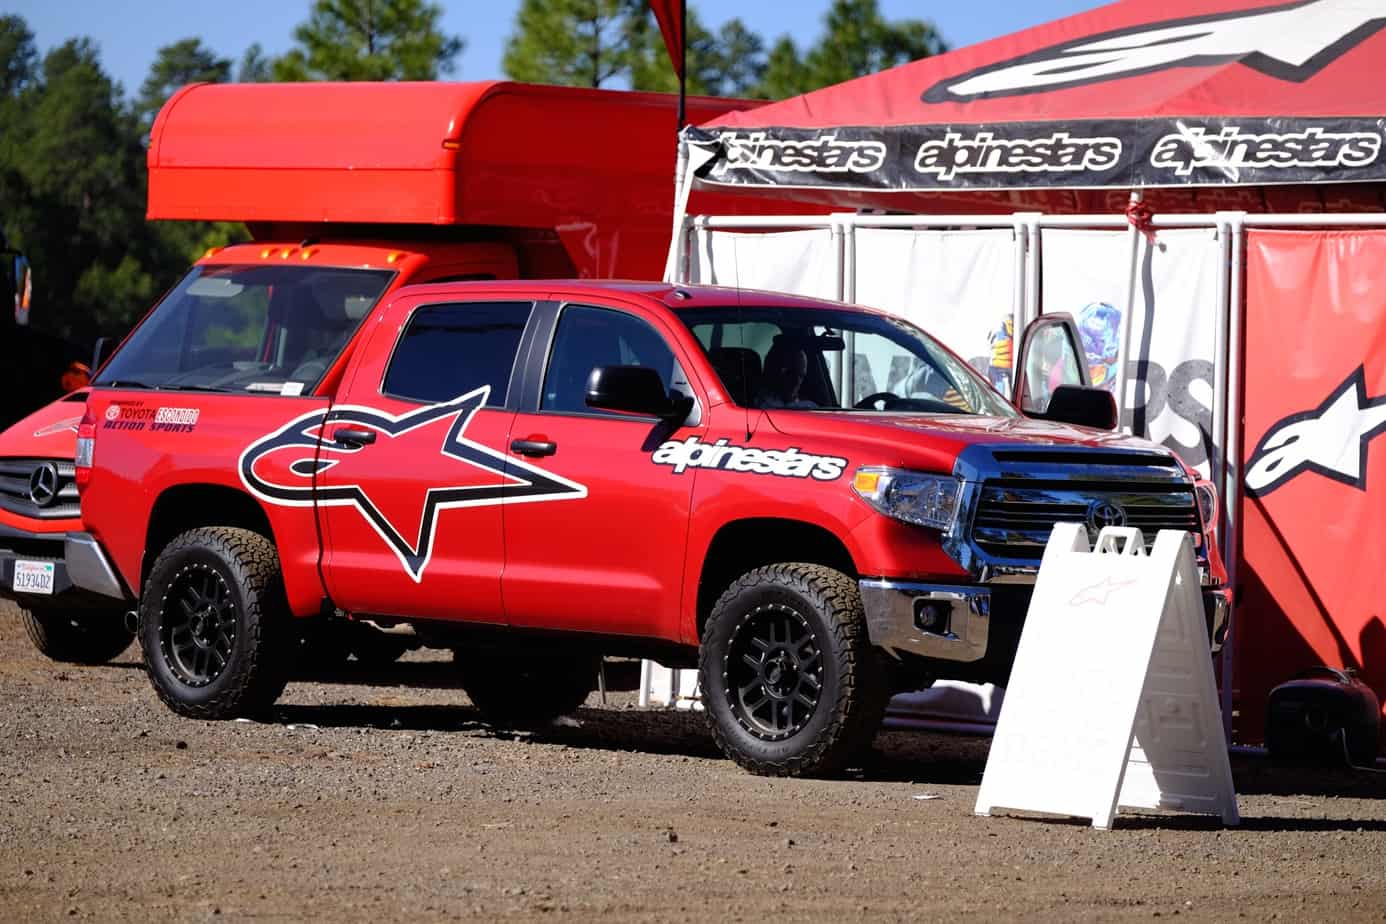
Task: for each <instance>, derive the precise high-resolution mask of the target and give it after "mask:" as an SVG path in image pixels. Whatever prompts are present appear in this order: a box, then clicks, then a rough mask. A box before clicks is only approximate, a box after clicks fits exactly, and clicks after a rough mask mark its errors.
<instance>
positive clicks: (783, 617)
mask: <svg viewBox="0 0 1386 924" xmlns="http://www.w3.org/2000/svg"><path fill="white" fill-rule="evenodd" d="M699 648H700V651H699V667H698V671H699V683H700V684H701V686H702V691H703V704H704V705H705V706H706V714H707V718H708V722H709V726H710V728H711V731H712V737H713V739H714V740H715V741H716V742H717V746H718V747H720V748H721V749H722V751H723V753H725V754H726V755H727V756H728V757H730V758H731V759H732V760H734V761H736V762H737V763H738V764H740V765H741V766H742V767H744V768H746V769H747V770H749V771H751V772H752V773H758V774H762V775H765V776H830V775H832V774H834V773H837V772H839V771H840V770H842V769H843V767H845V766H846V765H847V764H848V762H849V761H851V760H853V759H854V758H855V757H856V756H857V755H859V754H861V753H862V752H863V751H864V750H865V749H866V748H867V747H869V746H870V743H871V739H872V737H873V736H874V735H875V733H876V729H877V728H878V727H879V726H880V723H881V718H882V716H883V715H884V713H885V704H886V700H887V698H888V697H889V686H890V676H889V673H890V672H889V668H888V666H887V664H886V663H885V661H884V656H883V655H882V654H881V653H880V652H879V651H878V650H876V649H875V648H873V647H872V645H871V640H870V638H869V635H868V633H867V630H866V614H865V612H864V611H863V609H862V601H861V592H860V590H859V589H858V587H857V581H856V579H855V578H854V577H852V576H850V575H848V574H846V573H844V572H842V571H838V570H836V569H834V568H830V567H827V566H826V565H819V564H813V563H808V562H783V563H779V564H773V565H764V566H762V567H760V568H756V569H754V570H752V571H748V572H746V573H745V574H743V575H741V576H740V577H738V578H737V579H736V580H735V581H733V582H732V583H731V586H729V587H728V588H727V589H726V590H725V591H724V592H723V593H722V595H721V597H719V598H718V600H717V603H716V604H714V605H713V607H712V612H711V613H710V614H709V615H708V619H707V622H706V624H704V626H703V628H702V638H701V643H700V645H699Z"/></svg>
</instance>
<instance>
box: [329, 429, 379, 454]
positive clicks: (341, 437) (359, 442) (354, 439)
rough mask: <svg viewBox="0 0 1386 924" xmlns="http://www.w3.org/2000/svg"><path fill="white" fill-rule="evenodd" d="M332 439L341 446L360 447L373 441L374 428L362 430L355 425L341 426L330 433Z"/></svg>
mask: <svg viewBox="0 0 1386 924" xmlns="http://www.w3.org/2000/svg"><path fill="white" fill-rule="evenodd" d="M332 439H333V440H335V441H336V442H338V443H341V444H342V445H343V446H351V447H355V448H356V449H360V448H361V447H362V446H368V445H370V444H371V443H374V442H375V431H374V430H362V429H357V428H356V427H343V428H342V429H341V430H338V431H336V432H335V433H333V434H332Z"/></svg>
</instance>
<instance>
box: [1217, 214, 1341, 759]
mask: <svg viewBox="0 0 1386 924" xmlns="http://www.w3.org/2000/svg"><path fill="white" fill-rule="evenodd" d="M1306 217H1308V216H1306ZM1313 217H1316V218H1317V217H1319V216H1313ZM1247 219H1248V216H1247V214H1246V213H1245V212H1235V213H1232V214H1230V215H1229V216H1228V220H1229V222H1230V224H1231V231H1232V242H1231V243H1232V266H1231V274H1232V292H1231V296H1230V298H1229V299H1228V301H1229V309H1230V310H1229V312H1228V315H1229V316H1228V332H1227V334H1228V335H1227V403H1226V404H1225V407H1226V408H1227V411H1226V414H1227V422H1226V433H1227V447H1226V449H1225V450H1224V451H1223V454H1222V458H1223V472H1224V475H1223V485H1222V489H1223V494H1222V510H1223V513H1222V529H1223V536H1224V537H1225V542H1224V545H1223V546H1222V550H1221V551H1222V560H1223V562H1224V563H1225V566H1226V568H1227V586H1229V587H1231V588H1232V601H1231V606H1229V607H1228V610H1227V634H1226V635H1225V636H1224V638H1223V641H1222V690H1221V691H1220V692H1221V693H1222V716H1223V722H1224V723H1225V726H1226V727H1225V728H1224V732H1225V733H1226V735H1227V740H1228V741H1229V742H1230V741H1231V740H1232V706H1233V703H1232V691H1233V690H1234V689H1235V688H1236V678H1235V677H1234V674H1235V673H1236V666H1237V657H1236V652H1235V643H1236V634H1237V631H1238V626H1237V596H1238V594H1237V581H1238V580H1239V576H1238V572H1239V571H1240V568H1239V567H1238V561H1239V559H1240V557H1241V534H1242V523H1241V516H1242V508H1241V493H1242V492H1241V488H1242V447H1241V442H1242V342H1243V334H1244V333H1245V326H1246V319H1245V318H1246V287H1245V284H1244V280H1243V276H1242V274H1243V270H1244V260H1245V258H1244V256H1243V248H1244V247H1245V246H1246V230H1245V228H1246V225H1245V222H1246V221H1247Z"/></svg>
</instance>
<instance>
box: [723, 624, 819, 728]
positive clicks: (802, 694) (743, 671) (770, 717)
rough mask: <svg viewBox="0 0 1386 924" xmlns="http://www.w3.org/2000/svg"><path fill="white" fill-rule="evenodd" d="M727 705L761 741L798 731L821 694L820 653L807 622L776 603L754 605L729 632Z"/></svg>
mask: <svg viewBox="0 0 1386 924" xmlns="http://www.w3.org/2000/svg"><path fill="white" fill-rule="evenodd" d="M723 669H724V670H725V671H726V673H727V677H728V684H727V689H726V693H727V705H728V706H730V707H731V710H732V714H733V715H735V716H736V720H737V721H738V722H739V723H740V724H741V727H742V728H744V729H746V730H747V731H748V732H750V733H751V734H752V735H755V736H756V737H757V738H760V739H761V740H762V741H781V740H784V739H785V738H788V737H789V736H791V735H793V734H794V733H796V732H798V731H799V730H800V729H802V728H803V727H804V725H806V724H807V723H808V721H809V719H811V718H812V717H813V714H814V711H815V710H817V708H818V700H819V698H820V697H821V696H822V693H823V651H822V648H821V647H820V646H819V643H818V638H817V636H816V635H815V634H814V631H813V627H812V626H811V625H809V621H808V619H807V618H806V617H805V616H804V615H803V614H802V613H800V612H799V611H798V610H796V609H794V608H793V607H790V606H786V605H784V604H782V603H773V604H765V605H763V606H759V607H756V609H754V610H753V611H752V612H751V613H750V614H748V615H747V617H746V619H745V620H743V621H742V622H741V624H740V625H738V626H737V627H736V629H735V630H734V631H733V632H732V639H731V644H730V645H729V646H728V647H727V653H726V657H725V661H724V664H723Z"/></svg>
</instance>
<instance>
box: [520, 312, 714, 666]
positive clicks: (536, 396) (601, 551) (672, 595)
mask: <svg viewBox="0 0 1386 924" xmlns="http://www.w3.org/2000/svg"><path fill="white" fill-rule="evenodd" d="M548 311H549V312H556V316H555V315H554V314H553V313H549V314H548V315H547V317H546V318H545V319H544V320H543V321H538V322H537V323H538V324H553V325H554V326H553V335H552V337H551V338H548V337H545V336H544V335H543V333H542V328H541V333H539V335H538V336H536V337H535V341H534V342H535V344H536V351H537V352H536V355H535V356H534V357H533V359H532V361H531V362H530V363H529V368H530V376H529V379H528V383H529V384H528V385H527V387H526V393H525V395H524V396H523V398H522V401H521V405H520V410H519V413H518V414H517V416H516V418H515V422H514V426H513V427H512V429H511V439H512V442H511V450H512V452H514V453H516V454H517V455H516V456H515V458H517V459H519V458H524V459H525V460H527V461H529V462H532V463H536V464H539V465H542V466H544V467H545V468H546V469H548V470H549V471H550V472H552V473H554V475H556V476H561V477H563V478H564V479H567V480H568V481H571V482H573V483H576V484H578V485H581V486H582V488H583V490H584V492H585V496H584V497H582V498H581V499H578V500H574V501H572V502H571V503H565V504H562V505H559V506H554V505H548V504H518V503H517V504H511V503H507V504H506V507H505V545H506V565H505V577H504V580H503V581H502V588H503V591H504V594H505V608H506V614H507V615H508V616H509V618H510V621H511V624H512V625H516V626H536V627H546V628H555V629H570V630H578V631H586V632H596V633H604V634H621V635H626V634H632V635H656V636H659V637H663V638H668V639H676V638H677V637H678V621H679V620H678V617H679V599H680V589H681V586H682V576H683V568H684V551H685V549H686V546H687V537H688V515H689V503H690V499H691V496H692V488H693V479H692V478H670V477H669V475H668V470H667V468H665V467H663V466H657V465H654V464H652V463H651V461H650V460H651V455H652V453H653V452H654V450H655V449H656V448H658V446H659V445H660V444H661V443H662V442H663V441H665V440H682V439H685V438H687V437H689V436H692V435H693V434H695V433H699V432H701V431H702V429H703V428H702V427H699V426H689V425H688V423H689V422H690V421H694V422H695V421H697V420H698V415H699V413H700V411H699V410H698V409H697V408H695V409H694V411H693V412H692V414H691V415H690V417H689V418H688V419H687V420H686V421H685V423H684V424H683V425H679V424H670V423H663V422H659V421H656V420H654V419H652V418H649V417H634V416H628V415H623V414H618V413H613V412H609V411H599V410H595V409H592V408H589V407H588V406H587V404H586V400H585V399H586V386H587V378H588V375H589V374H590V373H591V371H592V369H593V368H594V367H596V366H607V365H641V366H649V367H652V368H654V369H656V370H657V371H658V372H659V373H660V375H661V377H662V378H663V381H664V385H665V387H666V388H673V389H675V390H678V391H683V392H684V393H686V394H690V395H694V397H695V398H696V397H697V395H696V394H695V393H694V391H693V390H692V389H691V386H690V385H689V384H688V379H687V378H686V377H685V375H684V371H683V370H684V369H686V368H688V363H687V361H686V359H685V358H683V357H682V356H681V355H680V354H679V352H677V351H678V345H677V343H672V342H671V340H670V338H669V337H668V336H667V334H666V332H665V331H664V329H663V323H662V321H660V320H659V319H657V318H655V317H653V316H646V315H645V314H643V313H641V312H639V311H638V310H637V309H635V308H633V307H615V306H613V305H611V304H566V305H563V306H562V307H561V308H558V307H557V306H554V307H553V308H550V309H548ZM671 343H672V346H671Z"/></svg>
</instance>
